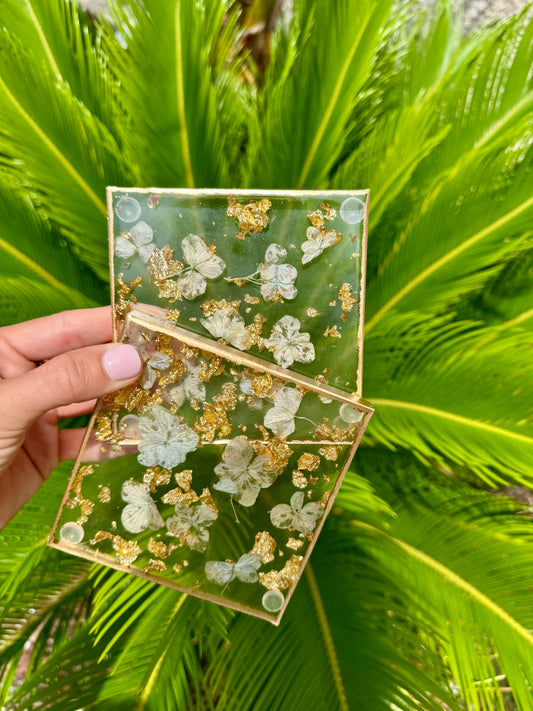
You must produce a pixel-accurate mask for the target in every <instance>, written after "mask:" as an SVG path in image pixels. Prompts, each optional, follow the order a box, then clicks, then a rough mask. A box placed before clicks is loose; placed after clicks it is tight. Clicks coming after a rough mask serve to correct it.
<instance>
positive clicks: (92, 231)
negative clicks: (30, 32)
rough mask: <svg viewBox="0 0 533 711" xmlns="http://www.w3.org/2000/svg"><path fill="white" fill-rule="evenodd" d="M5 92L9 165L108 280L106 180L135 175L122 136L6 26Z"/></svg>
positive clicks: (0, 93)
mask: <svg viewBox="0 0 533 711" xmlns="http://www.w3.org/2000/svg"><path fill="white" fill-rule="evenodd" d="M0 97H1V100H0V122H1V124H2V130H1V131H0V152H1V153H2V155H1V157H0V164H1V165H2V168H3V169H4V170H6V171H8V173H10V174H11V175H13V176H15V177H16V179H18V181H19V183H20V184H21V186H24V188H25V189H26V190H27V192H28V193H29V194H31V195H33V196H34V199H35V200H37V201H39V203H40V204H41V205H42V206H43V207H44V208H45V209H46V211H47V212H48V214H49V215H50V216H51V217H52V219H53V220H54V222H56V223H57V224H58V225H60V227H61V230H62V233H63V235H64V236H65V237H66V238H67V239H69V240H70V241H72V244H73V246H75V248H76V249H77V253H78V255H79V257H80V258H81V259H82V260H83V261H86V262H87V263H88V264H89V265H90V266H91V267H92V268H93V269H94V270H95V272H96V273H97V274H98V275H99V276H100V277H101V278H102V279H104V278H105V277H106V275H107V266H106V261H107V250H106V246H105V233H106V227H105V218H106V204H105V186H106V185H107V184H109V183H110V182H111V183H113V182H120V181H121V180H122V181H125V180H126V176H127V175H129V170H128V169H127V167H126V166H125V164H124V162H123V159H122V157H121V153H120V150H119V148H118V146H117V143H116V141H115V139H114V138H113V136H112V135H111V134H110V132H109V130H108V129H107V127H106V126H104V125H103V124H102V123H101V122H100V121H99V120H98V119H97V118H96V117H95V116H94V115H92V114H91V113H90V112H89V111H88V109H87V108H86V107H85V106H84V105H83V104H82V103H81V102H80V101H79V100H78V99H76V98H75V97H74V96H73V95H72V93H71V91H70V90H69V88H68V87H67V86H66V85H63V84H61V83H54V81H53V80H52V77H51V76H47V74H46V71H45V70H44V68H43V67H42V65H41V64H40V63H38V62H36V61H35V60H34V59H33V58H32V57H31V56H30V55H29V54H28V53H27V52H26V51H25V50H24V49H23V47H22V46H21V43H20V42H19V41H18V40H17V39H15V38H13V37H12V36H11V35H10V34H8V32H7V31H6V30H5V29H4V30H2V31H0ZM94 235H98V237H97V238H96V239H95V237H94Z"/></svg>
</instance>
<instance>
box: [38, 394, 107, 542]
mask: <svg viewBox="0 0 533 711" xmlns="http://www.w3.org/2000/svg"><path fill="white" fill-rule="evenodd" d="M100 404H101V403H100V400H98V402H97V403H96V407H95V408H94V412H93V414H92V415H91V419H90V420H89V424H88V425H87V430H86V431H85V435H84V436H83V441H82V443H81V447H80V451H79V453H78V456H77V457H76V461H75V462H74V467H73V468H72V474H71V475H70V478H69V480H68V484H67V487H66V489H65V493H64V494H63V498H62V499H61V504H60V505H59V510H58V512H57V516H56V518H55V521H54V525H53V526H52V530H51V531H50V535H49V536H48V540H47V544H48V545H49V546H50V545H52V543H53V541H54V536H55V532H56V530H57V525H58V523H59V519H60V518H61V514H62V513H63V509H64V508H65V503H66V501H67V499H68V498H69V496H70V492H71V491H72V484H73V482H74V479H75V477H76V475H77V473H78V469H79V468H80V466H81V464H82V462H83V458H84V455H85V450H86V448H87V442H88V441H89V437H90V436H91V433H92V431H93V427H94V423H95V421H96V415H97V414H98V411H99V410H100Z"/></svg>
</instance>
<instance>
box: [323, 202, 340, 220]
mask: <svg viewBox="0 0 533 711" xmlns="http://www.w3.org/2000/svg"><path fill="white" fill-rule="evenodd" d="M320 207H321V208H322V210H324V213H325V214H324V217H325V219H326V220H329V221H330V222H331V220H334V219H335V218H336V217H337V211H336V210H335V208H334V207H331V205H328V203H327V202H321V203H320Z"/></svg>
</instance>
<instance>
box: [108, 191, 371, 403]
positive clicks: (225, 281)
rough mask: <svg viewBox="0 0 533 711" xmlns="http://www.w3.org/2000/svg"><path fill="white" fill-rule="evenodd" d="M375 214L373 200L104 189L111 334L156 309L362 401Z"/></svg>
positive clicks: (334, 194) (361, 194)
mask: <svg viewBox="0 0 533 711" xmlns="http://www.w3.org/2000/svg"><path fill="white" fill-rule="evenodd" d="M367 214H368V191H365V190H363V191H351V192H350V191H347V192H338V191H330V192H315V191H312V192H290V191H237V190H236V191H232V192H230V191H227V190H225V191H224V190H180V191H178V190H159V189H141V188H127V189H123V188H108V219H109V244H110V259H111V266H112V268H111V281H112V283H113V284H114V290H113V299H114V306H115V315H116V323H115V325H116V326H117V325H119V322H120V321H121V320H122V319H123V318H124V317H125V315H126V313H127V312H128V310H129V308H130V306H131V303H132V302H133V303H134V304H135V303H136V302H137V301H139V302H140V303H141V302H142V303H144V304H151V305H156V306H159V307H162V308H164V309H166V310H169V311H170V313H171V316H172V317H173V318H174V320H175V322H176V323H177V324H178V325H179V326H181V327H182V328H185V329H187V330H189V331H192V332H194V333H198V334H199V335H202V336H204V337H207V338H210V339H212V340H214V341H216V340H219V339H221V340H223V341H224V342H226V343H228V344H229V345H231V346H233V347H234V348H237V349H239V350H241V351H243V352H247V353H250V354H251V355H254V356H258V357H261V358H262V359H263V360H265V361H267V362H270V363H276V364H278V365H280V366H282V367H284V368H289V369H290V370H292V371H294V372H295V373H299V374H301V375H305V376H308V377H310V378H316V379H318V380H320V382H323V383H329V384H330V385H333V386H335V387H336V388H338V389H339V390H343V391H344V392H347V393H353V394H355V395H356V396H357V397H360V396H361V392H362V368H363V361H362V353H363V351H362V347H363V313H364V311H363V309H364V303H363V302H364V298H363V297H364V279H365V261H366V234H367ZM117 330H118V329H117Z"/></svg>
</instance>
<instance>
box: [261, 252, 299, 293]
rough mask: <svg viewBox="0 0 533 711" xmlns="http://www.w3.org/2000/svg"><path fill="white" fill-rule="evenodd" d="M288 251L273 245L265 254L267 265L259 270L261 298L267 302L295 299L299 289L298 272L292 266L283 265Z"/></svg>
mask: <svg viewBox="0 0 533 711" xmlns="http://www.w3.org/2000/svg"><path fill="white" fill-rule="evenodd" d="M286 256H287V250H286V249H284V248H283V247H282V246H281V245H279V244H275V243H274V244H271V245H269V246H268V248H267V250H266V253H265V264H263V265H262V266H261V268H260V270H259V278H260V280H261V296H262V297H263V299H264V300H265V301H274V300H279V299H280V297H282V298H284V299H294V297H295V296H296V294H297V293H298V289H296V287H295V286H294V281H295V279H296V277H297V276H298V270H297V269H296V267H293V266H292V264H283V263H282V262H283V260H284V259H285V257H286Z"/></svg>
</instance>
